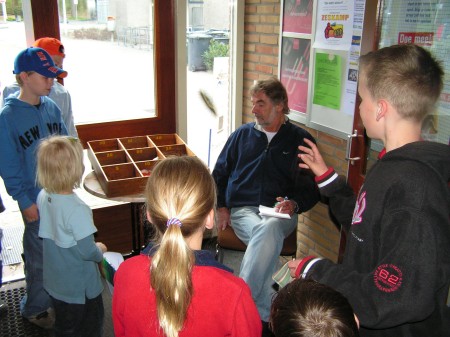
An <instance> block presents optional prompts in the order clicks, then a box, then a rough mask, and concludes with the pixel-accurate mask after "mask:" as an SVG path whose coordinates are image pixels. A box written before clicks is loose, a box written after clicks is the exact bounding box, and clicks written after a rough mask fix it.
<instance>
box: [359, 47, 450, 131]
mask: <svg viewBox="0 0 450 337" xmlns="http://www.w3.org/2000/svg"><path fill="white" fill-rule="evenodd" d="M359 67H360V80H362V81H363V83H365V85H366V86H367V89H368V90H369V93H370V95H371V96H372V98H373V99H374V100H379V99H386V100H387V101H389V102H390V103H391V104H392V105H393V106H394V107H395V109H396V110H397V112H398V113H399V114H400V115H401V116H403V117H404V118H410V119H413V120H416V121H418V122H421V121H422V120H423V119H424V118H425V116H426V115H427V114H429V113H430V112H432V111H433V109H434V106H435V104H436V101H437V100H438V99H439V95H440V93H441V90H442V87H443V76H444V71H443V70H442V66H441V64H440V63H439V62H438V61H436V60H435V59H434V58H433V56H432V55H431V53H430V52H429V51H427V50H426V49H424V48H422V47H420V46H417V45H414V44H403V45H394V46H390V47H385V48H381V49H379V50H376V51H373V52H370V53H368V54H366V55H363V56H361V58H360V60H359Z"/></svg>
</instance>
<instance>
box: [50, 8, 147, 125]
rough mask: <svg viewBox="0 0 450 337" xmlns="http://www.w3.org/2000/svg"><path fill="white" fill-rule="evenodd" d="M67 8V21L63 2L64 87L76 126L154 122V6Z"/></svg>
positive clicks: (61, 9)
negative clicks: (102, 123) (65, 76)
mask: <svg viewBox="0 0 450 337" xmlns="http://www.w3.org/2000/svg"><path fill="white" fill-rule="evenodd" d="M96 3H97V5H95V4H96ZM65 5H66V11H65V13H66V18H67V20H64V11H63V8H62V1H61V4H60V8H59V11H60V16H61V24H60V31H61V40H62V42H63V44H64V46H65V49H66V58H65V60H64V68H65V69H66V70H67V71H68V72H69V76H68V77H67V78H66V79H65V81H64V85H65V86H66V88H67V89H68V90H69V92H70V94H71V96H72V106H73V112H74V119H75V123H76V124H79V123H88V122H103V121H112V120H126V119H134V118H146V117H152V116H155V89H154V88H155V86H154V62H153V60H154V57H153V5H152V1H151V0H134V1H120V2H112V1H105V0H97V1H92V0H78V5H72V1H68V0H67V1H66V3H65ZM64 22H66V23H65V24H64Z"/></svg>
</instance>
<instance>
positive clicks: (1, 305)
mask: <svg viewBox="0 0 450 337" xmlns="http://www.w3.org/2000/svg"><path fill="white" fill-rule="evenodd" d="M7 311H8V305H7V304H6V303H5V302H4V301H2V300H0V315H3V314H4V313H5V312H7Z"/></svg>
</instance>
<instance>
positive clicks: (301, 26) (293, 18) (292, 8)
mask: <svg viewBox="0 0 450 337" xmlns="http://www.w3.org/2000/svg"><path fill="white" fill-rule="evenodd" d="M312 12H313V0H285V1H284V14H283V32H290V33H303V34H311V31H312Z"/></svg>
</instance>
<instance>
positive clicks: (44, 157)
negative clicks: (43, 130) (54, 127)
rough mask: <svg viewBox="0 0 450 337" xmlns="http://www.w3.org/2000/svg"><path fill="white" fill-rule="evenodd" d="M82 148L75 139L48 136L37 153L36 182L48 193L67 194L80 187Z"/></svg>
mask: <svg viewBox="0 0 450 337" xmlns="http://www.w3.org/2000/svg"><path fill="white" fill-rule="evenodd" d="M83 172H84V164H83V147H82V146H81V143H80V141H79V140H78V139H77V138H73V137H69V136H50V137H48V138H45V139H43V140H42V141H41V143H40V144H39V147H38V152H37V181H38V183H39V185H40V186H41V187H42V188H44V189H45V190H46V191H47V192H49V193H68V192H71V191H73V189H74V188H78V187H80V185H81V179H82V177H83Z"/></svg>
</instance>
